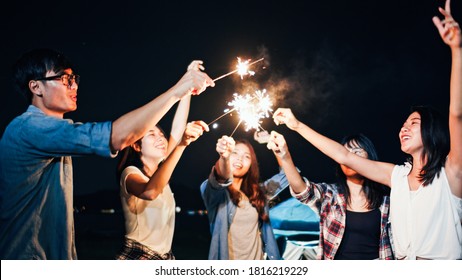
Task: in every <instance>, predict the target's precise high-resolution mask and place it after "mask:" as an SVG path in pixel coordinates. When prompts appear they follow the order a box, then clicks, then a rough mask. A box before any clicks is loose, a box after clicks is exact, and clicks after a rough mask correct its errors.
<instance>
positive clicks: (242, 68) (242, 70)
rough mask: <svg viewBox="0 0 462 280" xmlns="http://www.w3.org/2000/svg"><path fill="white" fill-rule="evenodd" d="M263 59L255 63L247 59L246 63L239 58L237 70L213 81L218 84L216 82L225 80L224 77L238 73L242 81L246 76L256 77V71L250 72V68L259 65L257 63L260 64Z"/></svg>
mask: <svg viewBox="0 0 462 280" xmlns="http://www.w3.org/2000/svg"><path fill="white" fill-rule="evenodd" d="M263 59H264V58H263V57H262V58H260V59H259V60H255V61H254V62H252V63H249V62H250V59H247V60H246V61H241V58H239V57H238V58H237V65H236V70H234V71H231V72H229V73H226V74H224V75H221V76H220V77H218V78H215V79H213V81H214V82H216V81H218V80H220V79H223V78H224V77H226V76H229V75H231V74H233V73H236V72H237V73H238V74H239V75H240V76H241V79H242V77H243V76H245V75H249V76H253V75H255V72H254V71H250V70H249V66H250V65H252V64H255V63H257V62H260V61H262V60H263Z"/></svg>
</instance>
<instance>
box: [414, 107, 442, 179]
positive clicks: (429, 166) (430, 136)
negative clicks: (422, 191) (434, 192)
mask: <svg viewBox="0 0 462 280" xmlns="http://www.w3.org/2000/svg"><path fill="white" fill-rule="evenodd" d="M414 112H417V113H418V114H419V115H420V133H421V135H422V143H423V152H422V158H421V160H422V161H423V162H425V165H424V166H423V168H422V170H421V171H420V174H419V179H420V180H421V181H422V182H423V185H424V186H427V185H429V184H431V183H432V182H433V179H435V176H436V177H438V176H439V174H440V171H441V168H442V167H443V166H444V164H445V162H446V157H447V156H448V154H449V150H450V140H449V139H450V138H449V137H450V136H449V125H448V121H447V119H445V118H444V117H443V115H442V114H441V113H440V112H439V111H437V110H435V109H434V108H431V107H428V106H414V107H412V108H411V113H414ZM408 161H409V162H410V163H411V164H412V157H409V158H408Z"/></svg>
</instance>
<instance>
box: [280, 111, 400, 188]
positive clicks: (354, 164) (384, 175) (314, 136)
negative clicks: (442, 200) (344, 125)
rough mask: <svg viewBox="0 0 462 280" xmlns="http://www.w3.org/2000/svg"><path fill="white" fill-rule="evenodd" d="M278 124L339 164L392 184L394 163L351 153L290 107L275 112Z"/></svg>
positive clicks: (371, 178)
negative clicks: (284, 125)
mask: <svg viewBox="0 0 462 280" xmlns="http://www.w3.org/2000/svg"><path fill="white" fill-rule="evenodd" d="M273 118H274V122H275V123H276V125H279V124H286V125H287V127H288V128H290V129H292V130H294V131H296V132H298V133H299V134H300V135H301V136H303V138H305V139H306V140H307V141H308V142H310V143H311V144H312V145H313V146H315V147H316V148H317V149H318V150H320V151H321V152H322V153H324V154H325V155H327V156H328V157H330V158H331V159H333V160H334V161H336V162H337V163H339V164H343V165H346V166H348V167H350V168H351V169H354V170H356V172H358V173H360V174H361V175H363V176H364V177H367V178H369V179H370V180H373V181H376V182H378V183H381V184H384V185H386V186H390V183H391V173H392V171H393V167H394V165H393V164H390V163H384V162H379V161H373V160H369V159H366V158H362V157H360V156H357V155H355V154H354V153H350V152H349V151H348V150H347V149H345V147H343V146H342V145H341V144H340V143H338V142H335V141H334V140H332V139H330V138H328V137H326V136H324V135H321V134H320V133H318V132H316V131H314V130H313V129H312V128H310V127H309V126H307V125H306V124H304V123H302V122H300V121H299V120H297V119H296V118H295V116H294V114H293V113H292V111H291V110H290V109H287V108H279V109H277V110H276V111H275V112H274V114H273Z"/></svg>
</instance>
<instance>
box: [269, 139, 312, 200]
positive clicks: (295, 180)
mask: <svg viewBox="0 0 462 280" xmlns="http://www.w3.org/2000/svg"><path fill="white" fill-rule="evenodd" d="M266 147H267V148H268V149H270V150H272V151H273V153H274V155H275V156H276V159H277V161H278V163H279V166H281V168H282V169H283V170H284V173H285V174H286V177H287V181H289V184H290V187H291V188H292V190H293V191H294V192H295V193H301V192H303V191H304V190H305V189H306V184H305V181H304V180H303V178H302V176H301V175H300V173H298V170H297V167H296V166H295V164H294V162H293V160H292V156H291V155H290V152H289V148H288V147H287V143H286V140H285V139H284V136H282V135H281V134H279V133H277V132H276V131H271V135H270V137H269V141H268V144H267V145H266Z"/></svg>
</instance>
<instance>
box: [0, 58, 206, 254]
mask: <svg viewBox="0 0 462 280" xmlns="http://www.w3.org/2000/svg"><path fill="white" fill-rule="evenodd" d="M199 68H200V69H203V68H202V66H199V67H196V68H195V69H189V68H188V71H187V72H186V73H185V74H184V76H183V77H182V78H181V79H180V80H179V81H178V82H177V83H176V84H175V85H174V86H173V87H172V88H170V89H169V90H168V91H166V92H165V93H163V94H161V95H159V96H158V97H156V98H155V99H153V100H152V101H151V102H149V103H147V104H146V105H144V106H142V107H140V108H138V109H136V110H134V111H131V112H129V113H127V114H125V115H123V116H121V117H120V118H118V119H117V120H115V121H113V122H100V123H84V124H82V123H73V122H72V121H71V120H67V119H64V118H63V116H64V114H65V113H68V112H72V111H75V110H76V109H77V90H78V87H79V82H80V76H79V75H77V74H75V73H74V72H73V70H72V65H71V64H70V62H69V61H68V59H67V58H66V57H64V56H63V55H62V54H60V53H58V52H56V51H53V50H48V49H37V50H32V51H30V52H28V53H26V54H24V55H23V56H22V57H21V58H20V59H19V60H18V62H17V63H16V65H15V73H14V75H15V76H14V79H15V86H16V88H17V90H18V91H19V92H21V93H22V94H24V95H25V96H26V98H27V99H28V100H29V102H30V105H29V107H28V109H27V111H26V112H25V113H23V114H22V115H20V116H18V117H16V118H15V119H14V120H13V121H11V123H10V124H9V125H8V126H7V128H6V129H5V132H4V133H3V136H2V138H1V139H0V258H1V259H76V258H77V255H76V250H75V244H74V220H73V197H72V196H73V181H72V159H71V156H82V155H99V156H104V157H115V156H116V155H117V151H119V150H122V149H123V148H125V147H127V146H129V145H130V144H132V143H133V142H135V141H136V140H137V139H139V138H141V137H142V136H143V135H144V134H145V133H146V132H147V131H148V130H149V129H151V128H152V127H154V126H155V125H156V124H157V122H158V121H159V120H160V119H161V118H162V117H163V116H164V114H165V113H166V112H167V111H168V110H169V109H170V108H171V107H172V106H173V105H174V104H175V103H176V102H177V101H179V100H180V99H182V98H183V97H186V96H188V95H197V94H200V93H201V92H203V91H204V90H205V89H206V88H207V87H208V86H214V83H213V81H212V80H211V79H210V77H209V76H208V75H207V74H205V73H204V72H202V71H200V70H199Z"/></svg>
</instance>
